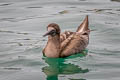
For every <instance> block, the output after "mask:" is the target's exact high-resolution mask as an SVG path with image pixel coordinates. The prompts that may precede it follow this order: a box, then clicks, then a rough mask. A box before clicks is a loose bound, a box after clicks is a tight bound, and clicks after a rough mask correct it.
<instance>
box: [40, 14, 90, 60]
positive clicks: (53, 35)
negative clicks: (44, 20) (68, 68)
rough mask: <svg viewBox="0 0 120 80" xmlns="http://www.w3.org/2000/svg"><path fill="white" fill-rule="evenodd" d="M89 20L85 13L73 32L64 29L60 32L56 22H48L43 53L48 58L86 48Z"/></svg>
mask: <svg viewBox="0 0 120 80" xmlns="http://www.w3.org/2000/svg"><path fill="white" fill-rule="evenodd" d="M89 34H90V29H89V21H88V15H86V17H85V19H84V20H83V22H82V23H81V24H80V25H79V26H78V28H77V30H76V31H75V32H72V31H65V32H63V33H61V29H60V27H59V25H58V24H56V23H50V24H48V26H47V32H46V33H45V34H44V35H43V37H46V36H48V41H47V44H46V46H45V48H44V49H43V51H42V52H43V55H44V56H46V57H49V58H63V57H68V56H71V55H73V54H76V53H80V52H81V51H82V50H84V49H86V47H87V46H88V44H89Z"/></svg>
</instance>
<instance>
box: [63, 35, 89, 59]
mask: <svg viewBox="0 0 120 80" xmlns="http://www.w3.org/2000/svg"><path fill="white" fill-rule="evenodd" d="M88 39H89V38H88V35H86V34H85V35H83V34H80V33H74V34H72V35H70V36H69V37H68V38H67V39H66V40H64V41H63V42H62V43H61V57H65V56H69V55H71V54H75V53H78V52H81V51H82V50H84V49H85V48H86V46H87V45H88Z"/></svg>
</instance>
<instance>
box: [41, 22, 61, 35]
mask: <svg viewBox="0 0 120 80" xmlns="http://www.w3.org/2000/svg"><path fill="white" fill-rule="evenodd" d="M48 35H50V36H55V35H60V27H59V25H58V24H56V23H51V24H49V25H48V26H47V32H46V33H45V34H44V35H43V36H44V37H45V36H48Z"/></svg>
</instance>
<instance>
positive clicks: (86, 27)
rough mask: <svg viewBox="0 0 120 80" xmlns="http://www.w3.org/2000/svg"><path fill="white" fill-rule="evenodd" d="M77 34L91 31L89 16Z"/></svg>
mask: <svg viewBox="0 0 120 80" xmlns="http://www.w3.org/2000/svg"><path fill="white" fill-rule="evenodd" d="M76 32H79V33H84V32H90V30H89V21H88V15H87V16H86V18H85V19H84V21H83V22H82V23H81V24H80V26H79V27H78V29H77V31H76Z"/></svg>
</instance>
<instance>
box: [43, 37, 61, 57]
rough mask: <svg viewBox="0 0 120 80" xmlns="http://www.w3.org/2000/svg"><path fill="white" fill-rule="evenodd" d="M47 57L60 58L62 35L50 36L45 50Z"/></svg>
mask: <svg viewBox="0 0 120 80" xmlns="http://www.w3.org/2000/svg"><path fill="white" fill-rule="evenodd" d="M45 55H46V56H47V57H59V55H60V35H55V36H48V42H47V45H46V49H45Z"/></svg>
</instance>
